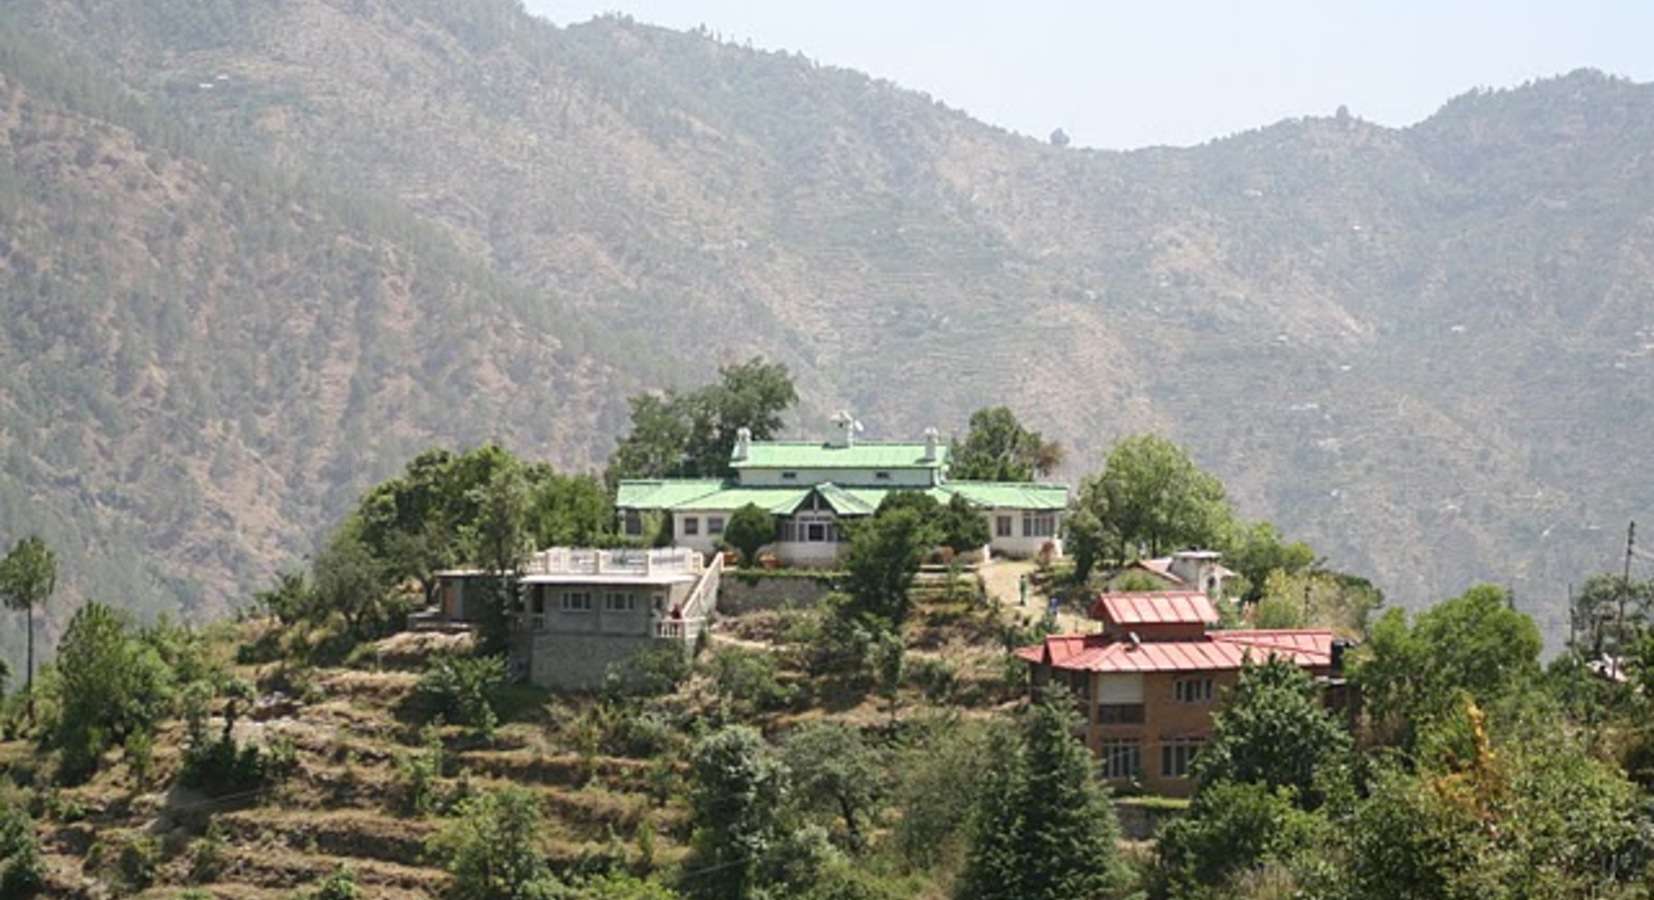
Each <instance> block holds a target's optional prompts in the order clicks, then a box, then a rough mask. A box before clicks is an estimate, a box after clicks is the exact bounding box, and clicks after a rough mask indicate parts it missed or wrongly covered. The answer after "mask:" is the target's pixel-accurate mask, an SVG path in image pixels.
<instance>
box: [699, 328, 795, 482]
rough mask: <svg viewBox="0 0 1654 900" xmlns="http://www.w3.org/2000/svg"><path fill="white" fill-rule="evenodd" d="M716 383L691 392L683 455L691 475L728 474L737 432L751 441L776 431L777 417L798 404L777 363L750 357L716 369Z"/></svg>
mask: <svg viewBox="0 0 1654 900" xmlns="http://www.w3.org/2000/svg"><path fill="white" fill-rule="evenodd" d="M718 376H719V378H720V379H721V380H720V381H719V383H718V384H716V385H712V386H711V387H707V388H703V389H701V390H700V391H698V392H696V396H695V400H696V402H694V403H693V404H691V414H690V421H691V423H692V426H693V427H692V428H691V431H690V435H689V444H688V447H687V449H688V453H689V458H690V459H691V460H693V461H694V465H695V471H696V472H697V473H698V474H700V475H703V476H707V477H720V476H724V475H728V474H729V472H730V469H729V457H730V453H731V452H732V451H733V450H734V449H735V438H736V433H737V432H738V431H740V430H741V429H743V428H745V429H747V430H748V431H749V432H751V433H752V439H753V440H755V441H767V440H771V439H773V438H774V437H775V436H776V435H777V434H779V433H780V431H781V425H782V421H781V414H782V413H783V412H785V411H786V410H787V409H789V408H791V407H792V405H793V404H794V403H797V402H798V392H797V390H795V389H794V387H793V381H792V376H791V375H790V374H788V372H787V367H786V366H785V365H783V364H781V363H772V362H765V361H764V360H763V359H762V358H761V357H754V358H752V359H749V360H747V361H746V362H744V363H737V364H735V365H732V366H722V367H720V368H719V369H718Z"/></svg>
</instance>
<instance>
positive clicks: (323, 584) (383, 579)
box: [311, 519, 393, 640]
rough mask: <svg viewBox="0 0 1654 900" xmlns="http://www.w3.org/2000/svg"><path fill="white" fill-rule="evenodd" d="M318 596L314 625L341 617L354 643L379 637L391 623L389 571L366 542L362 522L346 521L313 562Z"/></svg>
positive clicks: (314, 608) (314, 611)
mask: <svg viewBox="0 0 1654 900" xmlns="http://www.w3.org/2000/svg"><path fill="white" fill-rule="evenodd" d="M311 568H312V569H313V570H314V571H315V583H316V588H315V592H316V597H315V604H314V606H313V607H312V609H313V614H314V617H315V618H313V620H312V622H313V624H321V623H322V622H325V621H326V619H327V618H329V617H331V616H333V615H335V614H336V615H338V616H339V617H340V618H342V619H343V620H344V623H345V633H346V634H347V635H348V636H349V637H350V638H351V639H352V640H366V639H368V638H372V637H375V636H377V635H378V634H379V633H381V632H382V630H383V629H384V628H385V627H386V626H387V625H388V624H390V622H391V601H392V599H393V598H392V587H391V585H390V584H388V583H387V582H388V578H387V576H386V573H385V568H384V566H383V565H382V564H381V562H380V561H379V560H378V559H376V558H375V557H374V555H373V552H372V550H370V549H369V547H368V545H367V543H366V542H364V541H363V540H362V537H361V530H360V527H359V523H358V522H357V520H355V519H350V520H347V521H346V522H345V524H344V525H343V526H341V527H340V528H339V530H338V531H336V532H334V534H333V537H332V539H331V540H329V541H328V543H327V546H325V547H323V548H322V550H321V552H319V553H317V554H316V558H315V560H314V561H313V562H312V563H311Z"/></svg>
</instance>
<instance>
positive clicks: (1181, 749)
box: [1160, 738, 1205, 778]
mask: <svg viewBox="0 0 1654 900" xmlns="http://www.w3.org/2000/svg"><path fill="white" fill-rule="evenodd" d="M1204 743H1205V741H1203V740H1200V739H1199V738H1188V739H1182V740H1171V741H1165V742H1162V743H1161V745H1160V777H1161V778H1188V777H1189V769H1190V766H1191V765H1193V763H1194V761H1195V754H1196V753H1199V752H1200V745H1201V744H1204Z"/></svg>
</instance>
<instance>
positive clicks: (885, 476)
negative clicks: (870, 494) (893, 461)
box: [873, 472, 890, 481]
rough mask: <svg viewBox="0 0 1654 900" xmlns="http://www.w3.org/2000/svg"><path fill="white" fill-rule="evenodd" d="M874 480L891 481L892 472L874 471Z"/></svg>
mask: <svg viewBox="0 0 1654 900" xmlns="http://www.w3.org/2000/svg"><path fill="white" fill-rule="evenodd" d="M873 480H874V481H889V480H890V473H889V472H874V473H873Z"/></svg>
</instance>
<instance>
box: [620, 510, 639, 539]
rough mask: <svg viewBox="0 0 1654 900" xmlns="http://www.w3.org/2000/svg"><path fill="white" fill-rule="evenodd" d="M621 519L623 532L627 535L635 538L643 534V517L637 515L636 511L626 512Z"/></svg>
mask: <svg viewBox="0 0 1654 900" xmlns="http://www.w3.org/2000/svg"><path fill="white" fill-rule="evenodd" d="M621 519H622V522H623V526H622V527H623V530H624V531H625V532H626V533H627V534H629V535H631V536H633V537H636V536H638V535H640V534H642V533H643V517H642V516H640V515H638V513H637V510H635V509H633V510H627V511H626V514H625V515H624V516H622V517H621Z"/></svg>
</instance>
